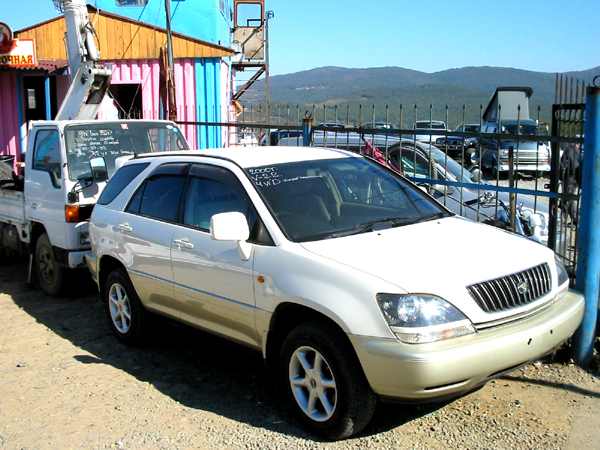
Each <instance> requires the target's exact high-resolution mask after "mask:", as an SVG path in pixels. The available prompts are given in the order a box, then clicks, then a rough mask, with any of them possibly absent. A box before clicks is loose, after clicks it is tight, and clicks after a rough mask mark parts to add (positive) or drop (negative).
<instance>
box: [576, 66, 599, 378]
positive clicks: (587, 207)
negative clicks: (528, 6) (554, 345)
mask: <svg viewBox="0 0 600 450" xmlns="http://www.w3.org/2000/svg"><path fill="white" fill-rule="evenodd" d="M597 79H598V77H596V78H595V79H594V86H588V87H587V89H586V109H585V131H584V133H585V136H584V143H583V165H582V170H583V175H582V180H583V181H582V186H581V206H580V214H579V236H578V245H579V248H580V251H579V255H578V258H577V273H576V281H575V288H576V289H577V290H578V291H580V292H581V293H582V294H583V295H585V312H584V316H583V321H582V322H581V325H580V327H579V328H578V330H577V331H576V333H575V335H574V337H573V359H574V360H575V363H576V364H578V365H580V366H581V367H584V368H587V367H588V366H589V365H590V362H591V360H592V357H593V355H594V343H595V340H596V322H597V318H598V292H599V278H600V227H599V226H598V225H597V222H598V218H600V102H599V94H600V87H598V86H597V85H596V80H597ZM595 222H596V223H595Z"/></svg>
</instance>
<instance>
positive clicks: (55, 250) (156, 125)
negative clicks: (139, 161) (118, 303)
mask: <svg viewBox="0 0 600 450" xmlns="http://www.w3.org/2000/svg"><path fill="white" fill-rule="evenodd" d="M187 149H189V146H188V144H187V141H186V140H185V137H184V136H183V134H182V133H181V131H180V130H179V128H178V127H177V125H175V123H173V122H168V121H158V120H156V121H152V120H119V121H96V120H90V121H40V122H34V123H33V125H32V127H31V129H30V132H29V142H28V148H27V152H26V155H25V167H24V175H23V181H24V183H23V184H24V186H23V187H22V188H19V187H18V186H17V185H16V184H15V185H13V186H11V188H10V189H0V191H1V192H0V194H1V195H0V235H1V238H2V239H1V240H0V249H1V250H3V253H7V252H6V250H8V251H17V252H23V251H25V252H29V253H30V254H31V255H32V256H33V261H32V262H33V263H34V264H33V266H32V268H31V269H33V268H35V272H36V274H37V277H38V280H39V282H40V284H41V286H42V288H43V289H44V290H45V291H46V292H47V293H48V294H50V295H57V294H58V293H59V292H60V291H62V289H63V287H64V286H65V278H66V277H65V274H66V272H65V271H66V270H67V269H77V268H84V267H85V261H84V255H85V253H86V251H87V250H89V248H90V243H89V234H88V220H89V217H90V215H91V213H92V209H93V207H94V205H95V203H96V200H97V199H98V196H99V195H100V193H101V192H102V189H103V188H104V186H105V184H106V181H107V180H108V179H109V178H110V177H111V176H112V174H113V173H114V172H115V170H116V167H117V165H118V160H119V158H121V159H123V158H125V159H126V158H130V157H133V156H135V155H138V154H142V153H154V152H165V151H173V150H187ZM99 158H102V159H103V161H104V162H103V167H105V168H106V170H105V171H103V174H102V176H98V173H95V172H96V171H95V170H94V167H93V162H94V161H95V160H98V159H99ZM15 236H18V239H15Z"/></svg>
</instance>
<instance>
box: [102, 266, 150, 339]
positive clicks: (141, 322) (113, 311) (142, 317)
mask: <svg viewBox="0 0 600 450" xmlns="http://www.w3.org/2000/svg"><path fill="white" fill-rule="evenodd" d="M104 297H105V298H104V304H105V307H106V313H107V315H108V320H109V322H110V326H111V328H112V330H113V332H114V333H115V336H117V338H118V339H119V340H120V341H121V342H123V343H125V344H129V345H134V344H139V343H141V342H142V341H143V340H144V337H145V334H146V330H147V328H148V322H149V313H148V312H147V311H146V309H145V308H144V306H143V305H142V302H140V299H139V297H138V295H137V292H136V291H135V288H134V287H133V284H132V283H131V280H130V279H129V276H128V275H127V272H125V270H123V269H115V270H113V271H112V272H111V273H110V274H109V275H108V278H107V279H106V284H105V288H104Z"/></svg>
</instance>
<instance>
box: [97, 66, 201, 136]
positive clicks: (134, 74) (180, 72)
mask: <svg viewBox="0 0 600 450" xmlns="http://www.w3.org/2000/svg"><path fill="white" fill-rule="evenodd" d="M107 62H109V63H112V67H113V77H112V81H111V84H129V83H140V84H141V86H142V87H141V95H142V106H143V118H144V119H159V104H160V102H159V83H160V66H159V64H158V60H149V61H143V60H123V61H107ZM174 72H175V74H174V75H175V93H176V100H177V121H180V122H195V121H196V101H195V79H194V76H195V74H194V60H193V59H176V60H175V67H174ZM181 128H182V131H183V133H184V134H185V136H186V138H187V139H188V141H189V142H190V146H192V147H193V143H194V142H196V139H197V136H196V133H197V130H196V127H194V126H181Z"/></svg>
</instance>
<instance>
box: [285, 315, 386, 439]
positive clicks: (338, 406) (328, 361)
mask: <svg viewBox="0 0 600 450" xmlns="http://www.w3.org/2000/svg"><path fill="white" fill-rule="evenodd" d="M281 377H282V381H283V385H284V389H285V391H286V393H287V395H288V397H289V400H290V403H291V406H292V409H293V410H294V412H295V414H296V416H297V417H298V419H299V420H300V421H301V422H302V423H303V424H304V425H305V426H306V427H307V428H308V429H309V430H310V431H312V432H313V433H315V434H317V435H320V436H323V437H325V438H327V439H331V440H337V439H344V438H347V437H348V436H351V435H353V434H355V433H358V432H359V431H360V430H362V429H363V428H364V427H365V426H366V425H367V424H368V423H369V421H370V420H371V417H372V416H373V413H374V412H375V405H376V403H377V397H376V395H375V393H374V392H373V391H372V390H371V387H370V386H369V383H368V382H367V379H366V378H365V375H364V372H363V370H362V368H361V367H360V363H359V362H358V359H357V358H356V355H355V353H354V350H353V349H352V346H351V345H350V343H349V342H348V340H347V338H346V336H344V335H343V334H342V333H341V331H338V330H337V329H336V328H334V327H333V326H332V325H330V324H329V323H327V322H324V321H316V322H308V323H305V324H302V325H300V326H298V327H297V328H295V329H294V330H292V332H291V333H290V334H289V335H288V336H287V338H286V340H285V342H284V344H283V349H282V359H281Z"/></svg>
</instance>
